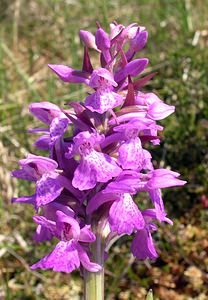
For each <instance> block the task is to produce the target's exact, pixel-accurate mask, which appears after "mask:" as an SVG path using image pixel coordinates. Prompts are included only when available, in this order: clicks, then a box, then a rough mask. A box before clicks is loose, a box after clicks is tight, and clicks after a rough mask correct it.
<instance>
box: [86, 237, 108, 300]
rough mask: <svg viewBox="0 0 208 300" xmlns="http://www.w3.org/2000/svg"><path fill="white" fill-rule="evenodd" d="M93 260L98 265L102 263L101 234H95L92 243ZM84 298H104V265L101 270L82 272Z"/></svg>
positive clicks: (87, 299)
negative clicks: (94, 239)
mask: <svg viewBox="0 0 208 300" xmlns="http://www.w3.org/2000/svg"><path fill="white" fill-rule="evenodd" d="M91 251H92V255H93V261H94V262H96V263H98V264H99V265H101V266H103V265H104V250H103V242H102V236H101V235H100V234H97V236H96V241H95V242H94V243H93V245H92V249H91ZM84 299H85V300H104V267H103V268H102V270H101V271H99V272H96V273H92V272H88V271H87V270H85V272H84Z"/></svg>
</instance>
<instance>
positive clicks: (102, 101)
mask: <svg viewBox="0 0 208 300" xmlns="http://www.w3.org/2000/svg"><path fill="white" fill-rule="evenodd" d="M89 86H91V87H92V88H96V91H95V93H93V94H92V95H90V96H88V97H87V98H86V100H85V105H86V107H87V108H89V109H90V110H91V111H96V112H98V113H100V114H103V113H104V112H106V111H108V110H111V109H113V108H114V107H117V106H119V105H121V103H122V102H123V97H122V96H121V95H119V94H117V93H115V92H113V87H116V86H117V83H116V82H115V81H114V79H113V76H112V74H111V73H110V72H109V71H108V70H106V69H104V68H100V69H98V70H94V71H93V73H92V76H91V79H90V82H89Z"/></svg>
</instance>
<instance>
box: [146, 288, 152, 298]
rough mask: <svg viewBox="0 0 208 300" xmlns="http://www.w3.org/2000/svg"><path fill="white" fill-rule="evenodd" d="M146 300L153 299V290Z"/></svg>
mask: <svg viewBox="0 0 208 300" xmlns="http://www.w3.org/2000/svg"><path fill="white" fill-rule="evenodd" d="M146 300H153V293H152V290H149V292H148V293H147V297H146Z"/></svg>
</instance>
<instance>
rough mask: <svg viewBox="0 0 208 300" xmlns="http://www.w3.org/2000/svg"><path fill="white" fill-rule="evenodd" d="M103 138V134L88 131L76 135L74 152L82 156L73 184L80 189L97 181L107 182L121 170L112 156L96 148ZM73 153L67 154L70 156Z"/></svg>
mask: <svg viewBox="0 0 208 300" xmlns="http://www.w3.org/2000/svg"><path fill="white" fill-rule="evenodd" d="M101 140H102V137H101V136H99V135H95V134H93V133H91V134H90V133H89V132H87V131H85V132H81V133H79V134H78V135H76V136H75V137H74V149H73V151H72V153H73V154H79V155H80V157H81V158H80V163H79V165H78V167H77V169H76V170H75V172H74V178H73V180H72V184H73V186H74V187H75V188H78V189H79V190H80V191H82V190H88V189H91V188H93V187H95V185H96V183H97V182H107V181H108V180H110V179H112V178H113V177H116V176H117V175H118V174H119V173H120V172H121V169H120V168H119V166H118V165H117V164H116V162H115V161H114V160H113V159H112V158H111V157H110V156H108V155H107V154H104V153H102V152H98V151H96V150H95V147H96V144H97V145H99V144H98V143H99V141H101ZM72 153H70V154H68V155H67V156H68V157H69V158H70V157H71V155H72Z"/></svg>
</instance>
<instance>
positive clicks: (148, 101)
mask: <svg viewBox="0 0 208 300" xmlns="http://www.w3.org/2000/svg"><path fill="white" fill-rule="evenodd" d="M135 104H137V105H138V104H139V105H143V106H146V107H147V115H146V116H147V117H148V118H150V119H152V120H162V119H164V118H166V117H168V116H169V115H170V114H172V113H173V112H174V111H175V106H171V105H167V104H165V103H164V102H163V101H162V100H160V99H159V98H158V96H157V95H155V94H154V93H146V94H145V93H141V92H139V93H138V94H137V96H136V98H135Z"/></svg>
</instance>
